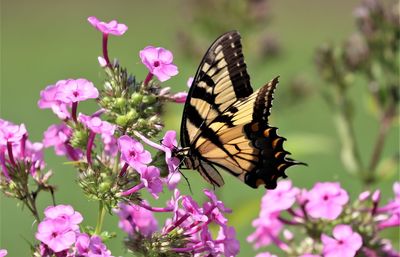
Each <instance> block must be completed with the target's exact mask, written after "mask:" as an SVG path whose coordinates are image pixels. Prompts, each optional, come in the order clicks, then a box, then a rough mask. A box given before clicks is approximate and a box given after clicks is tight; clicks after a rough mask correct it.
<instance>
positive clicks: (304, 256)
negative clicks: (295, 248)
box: [300, 253, 321, 257]
mask: <svg viewBox="0 0 400 257" xmlns="http://www.w3.org/2000/svg"><path fill="white" fill-rule="evenodd" d="M300 257H321V255H316V254H311V253H306V254H303V255H301V256H300Z"/></svg>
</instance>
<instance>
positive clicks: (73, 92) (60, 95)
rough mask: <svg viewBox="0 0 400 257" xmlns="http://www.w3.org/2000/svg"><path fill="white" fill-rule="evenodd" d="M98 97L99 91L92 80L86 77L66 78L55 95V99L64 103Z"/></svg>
mask: <svg viewBox="0 0 400 257" xmlns="http://www.w3.org/2000/svg"><path fill="white" fill-rule="evenodd" d="M97 97H99V91H98V90H97V88H96V87H95V86H94V85H93V83H92V82H90V81H88V80H87V79H83V78H80V79H68V80H65V82H64V83H61V84H60V85H59V86H58V88H57V92H56V95H55V99H56V100H58V101H61V102H63V103H66V104H70V103H76V102H81V101H85V100H87V99H95V98H97Z"/></svg>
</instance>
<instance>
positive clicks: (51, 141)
mask: <svg viewBox="0 0 400 257" xmlns="http://www.w3.org/2000/svg"><path fill="white" fill-rule="evenodd" d="M71 136H72V129H71V128H69V127H68V126H66V125H65V124H59V125H51V126H50V127H48V128H47V130H46V131H45V132H44V134H43V145H44V147H50V146H54V151H55V152H56V154H57V155H65V154H66V153H67V149H66V146H65V144H66V143H67V142H68V141H69V139H70V137H71Z"/></svg>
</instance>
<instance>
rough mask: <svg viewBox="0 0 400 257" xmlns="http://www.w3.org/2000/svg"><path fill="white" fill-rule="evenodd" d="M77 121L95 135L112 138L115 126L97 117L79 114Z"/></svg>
mask: <svg viewBox="0 0 400 257" xmlns="http://www.w3.org/2000/svg"><path fill="white" fill-rule="evenodd" d="M78 120H79V121H80V122H81V123H82V124H83V125H85V126H86V127H87V128H88V129H90V131H93V132H94V133H96V134H106V135H110V136H112V135H113V134H114V131H115V129H116V125H113V124H111V123H109V122H107V121H102V120H101V119H100V118H99V117H91V116H87V115H84V114H82V113H80V114H79V116H78Z"/></svg>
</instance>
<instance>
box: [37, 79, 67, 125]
mask: <svg viewBox="0 0 400 257" xmlns="http://www.w3.org/2000/svg"><path fill="white" fill-rule="evenodd" d="M65 83H66V80H59V81H57V82H56V84H55V85H50V86H47V87H46V88H45V89H44V90H42V91H40V99H39V101H38V106H39V108H40V109H47V108H51V109H52V111H53V112H54V113H55V114H56V115H57V117H58V118H59V119H62V120H65V119H68V118H70V117H71V114H70V113H69V111H68V107H71V104H66V103H63V102H61V101H59V100H57V99H56V94H57V92H58V87H59V86H60V85H63V84H65Z"/></svg>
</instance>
